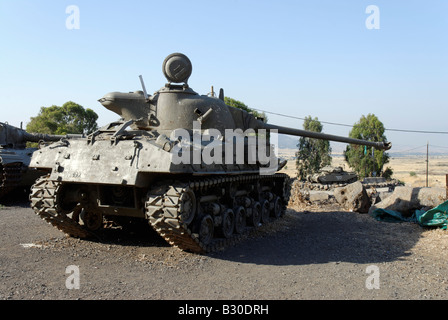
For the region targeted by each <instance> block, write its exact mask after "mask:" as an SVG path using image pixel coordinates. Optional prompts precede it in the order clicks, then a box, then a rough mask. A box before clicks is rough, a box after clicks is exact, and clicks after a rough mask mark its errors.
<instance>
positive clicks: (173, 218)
mask: <svg viewBox="0 0 448 320" xmlns="http://www.w3.org/2000/svg"><path fill="white" fill-rule="evenodd" d="M288 179H289V178H288V176H287V175H285V174H275V175H273V176H259V175H243V176H235V177H218V178H209V179H205V180H198V181H186V182H182V181H175V182H171V183H168V182H165V183H163V182H162V183H161V184H160V186H159V187H154V188H153V189H151V190H150V191H149V192H148V197H147V201H146V205H145V207H146V216H147V218H148V220H149V222H150V224H151V226H152V227H153V228H154V230H156V231H157V232H158V233H159V235H160V236H162V237H163V238H164V239H165V240H166V241H167V242H168V243H169V244H170V245H172V246H175V247H178V248H180V249H181V250H184V251H190V252H195V253H210V252H215V251H218V250H222V249H225V248H226V247H228V246H231V245H234V244H236V243H238V242H240V241H241V240H242V239H244V238H245V237H246V236H247V235H248V234H249V231H250V229H251V228H250V227H245V228H244V229H245V230H244V232H242V233H240V234H237V233H234V234H232V235H231V236H230V237H229V238H225V237H223V238H217V237H214V238H213V239H212V241H211V242H209V243H204V242H203V241H202V240H201V236H200V234H199V233H200V231H198V230H194V222H193V223H191V224H190V225H188V224H187V223H185V222H184V221H183V214H184V210H185V205H184V202H183V196H184V195H185V194H187V193H189V192H191V191H193V192H194V193H201V192H204V191H207V190H208V189H210V188H216V187H228V184H230V183H247V184H256V183H257V182H258V181H267V180H277V181H279V182H280V183H282V187H281V192H277V193H281V194H277V196H279V197H280V198H281V200H282V205H281V212H282V214H281V215H283V213H284V212H285V209H286V205H285V204H286V203H287V200H288V197H289V196H288V190H287V181H288ZM281 180H283V181H281ZM255 200H260V199H255ZM196 211H199V210H198V209H197V210H196ZM204 215H205V214H204ZM254 227H255V228H256V227H257V226H254ZM254 227H253V228H252V229H254ZM196 229H197V228H196Z"/></svg>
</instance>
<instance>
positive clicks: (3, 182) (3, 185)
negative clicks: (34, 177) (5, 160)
mask: <svg viewBox="0 0 448 320" xmlns="http://www.w3.org/2000/svg"><path fill="white" fill-rule="evenodd" d="M22 166H23V164H22V163H21V162H18V163H11V164H7V165H2V166H0V198H2V197H4V196H5V195H7V194H8V193H9V192H11V191H12V190H14V189H15V188H17V187H18V186H19V185H20V182H21V180H22Z"/></svg>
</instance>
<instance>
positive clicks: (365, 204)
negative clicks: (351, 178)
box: [334, 181, 370, 213]
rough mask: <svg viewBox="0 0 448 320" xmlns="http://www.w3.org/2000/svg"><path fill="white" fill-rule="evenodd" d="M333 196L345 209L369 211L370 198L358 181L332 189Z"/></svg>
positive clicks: (361, 211)
mask: <svg viewBox="0 0 448 320" xmlns="http://www.w3.org/2000/svg"><path fill="white" fill-rule="evenodd" d="M334 197H335V199H336V201H337V202H338V203H339V204H340V205H341V206H342V207H344V208H345V209H347V210H350V211H355V212H360V213H367V212H368V211H369V208H370V198H369V196H368V195H367V192H366V190H365V188H364V186H363V185H362V183H361V182H360V181H356V182H354V183H351V184H349V185H346V186H345V187H341V188H336V189H334Z"/></svg>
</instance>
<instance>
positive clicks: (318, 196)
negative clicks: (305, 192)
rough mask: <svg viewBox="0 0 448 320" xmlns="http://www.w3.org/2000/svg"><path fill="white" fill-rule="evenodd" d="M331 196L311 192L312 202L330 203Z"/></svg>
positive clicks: (324, 193) (326, 193)
mask: <svg viewBox="0 0 448 320" xmlns="http://www.w3.org/2000/svg"><path fill="white" fill-rule="evenodd" d="M329 198H330V195H329V193H328V192H310V201H311V202H315V201H328V199H329Z"/></svg>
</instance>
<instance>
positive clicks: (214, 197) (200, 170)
mask: <svg viewBox="0 0 448 320" xmlns="http://www.w3.org/2000/svg"><path fill="white" fill-rule="evenodd" d="M162 71H163V73H164V75H165V77H166V78H167V81H168V82H167V83H166V84H165V85H164V86H163V87H162V88H161V89H159V90H158V91H156V92H155V93H154V94H153V95H148V93H147V92H146V88H145V86H144V84H143V80H142V78H141V77H140V80H141V81H142V89H143V90H142V91H135V92H130V93H122V92H111V93H108V94H106V95H105V96H103V97H102V98H101V99H100V100H99V102H100V103H101V104H102V105H103V106H104V107H106V108H107V109H109V110H111V111H113V112H115V113H117V114H118V115H119V116H120V117H121V119H120V120H118V121H115V122H113V123H110V124H107V125H105V126H104V127H102V128H100V129H99V130H98V131H96V132H94V133H92V134H91V135H89V136H88V137H86V138H84V139H70V140H65V141H61V142H56V143H54V144H52V145H51V146H48V147H44V148H41V149H39V150H38V151H36V152H35V153H34V154H33V157H32V160H31V164H30V166H31V167H33V168H36V169H38V170H41V171H43V172H46V173H47V175H46V176H45V177H42V178H40V179H38V180H37V181H36V183H35V184H34V186H33V187H32V191H31V195H30V200H31V206H32V207H33V209H34V210H35V212H36V213H37V214H38V215H39V216H40V217H41V218H42V219H44V220H46V221H47V222H49V223H51V224H53V225H54V226H55V227H57V228H58V229H60V230H61V231H63V232H65V233H67V234H69V235H71V236H75V237H80V238H86V237H92V236H97V235H98V233H99V232H100V230H102V227H103V222H104V220H105V219H109V218H112V219H113V218H116V217H117V216H118V217H120V218H121V220H122V218H126V219H140V220H146V221H148V222H149V224H150V225H151V226H152V227H153V228H154V229H155V230H156V231H157V232H158V233H159V234H160V235H161V236H162V237H164V238H165V239H166V240H167V241H168V242H169V243H170V244H171V245H173V246H177V247H179V248H181V249H183V250H187V251H193V252H210V251H214V250H219V249H221V248H224V247H226V246H228V245H229V244H233V243H235V242H236V241H239V240H240V239H242V238H243V236H244V235H245V234H247V232H249V231H250V230H252V229H255V228H258V227H259V226H261V225H263V224H268V223H269V222H270V221H272V220H274V219H278V218H280V217H281V216H282V215H283V214H284V212H285V208H286V204H287V203H288V199H289V192H288V189H289V178H288V177H287V176H286V175H285V174H282V173H278V172H277V171H278V170H280V169H281V167H282V166H283V165H284V164H285V162H284V161H279V159H277V157H276V156H275V152H274V148H273V146H272V144H271V143H270V141H269V139H268V138H269V136H270V133H272V132H278V133H280V134H289V135H295V136H306V137H311V138H317V139H328V140H333V141H340V142H346V143H353V144H362V145H368V146H373V147H375V148H381V149H389V148H390V147H391V145H390V143H382V142H370V141H364V140H357V139H351V138H346V137H340V136H334V135H327V134H323V133H315V132H310V131H305V130H299V129H295V128H287V127H282V126H277V125H273V124H268V123H265V122H263V121H261V120H260V119H257V118H256V117H254V116H253V115H252V114H250V113H248V112H246V111H243V110H240V109H237V108H233V107H230V106H228V105H226V104H225V103H224V92H223V90H221V91H220V94H219V96H218V97H215V96H207V95H199V94H198V93H196V92H195V91H194V90H193V89H192V88H190V86H189V84H188V79H189V77H190V75H191V73H192V65H191V62H190V60H189V59H188V58H187V57H186V56H185V55H183V54H180V53H175V54H171V55H169V56H168V57H167V58H166V59H165V61H164V62H163V64H162Z"/></svg>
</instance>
